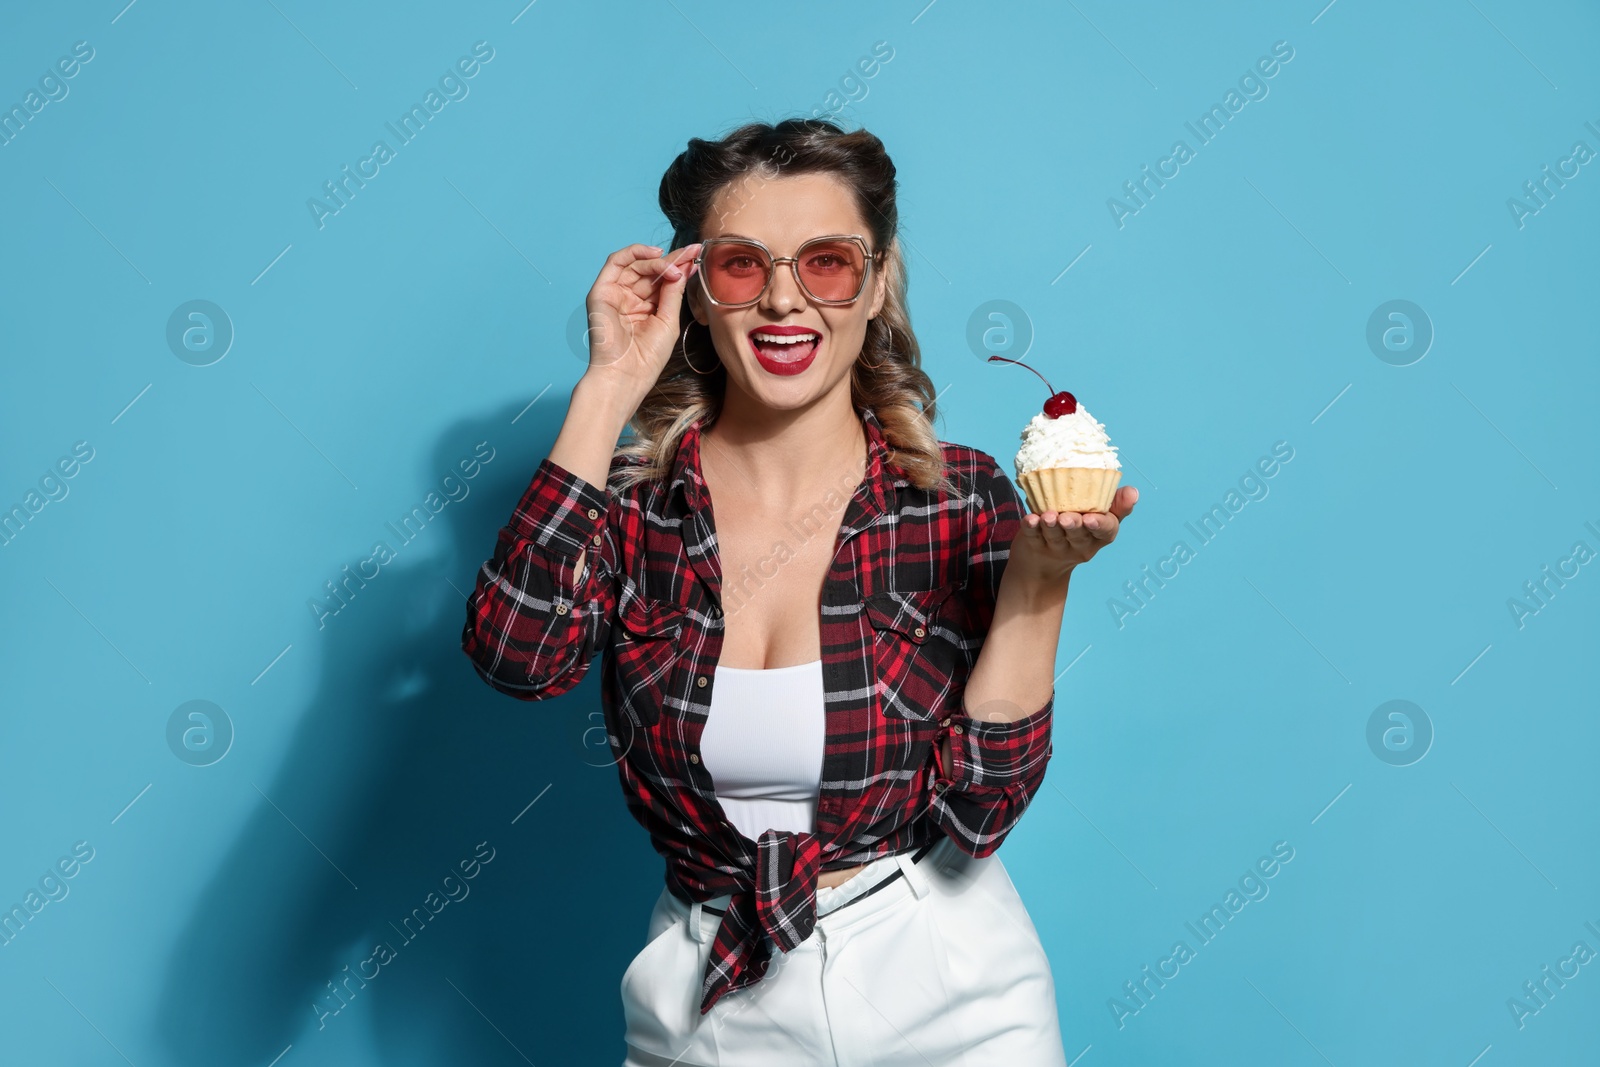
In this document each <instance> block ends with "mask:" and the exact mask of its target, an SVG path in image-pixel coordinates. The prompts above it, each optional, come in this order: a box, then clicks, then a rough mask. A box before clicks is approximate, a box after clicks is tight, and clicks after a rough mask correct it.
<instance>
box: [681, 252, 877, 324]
mask: <svg viewBox="0 0 1600 1067" xmlns="http://www.w3.org/2000/svg"><path fill="white" fill-rule="evenodd" d="M819 241H854V242H855V243H856V244H858V245H860V246H861V251H862V253H863V254H864V256H865V257H866V258H865V262H866V269H865V270H864V271H862V272H861V287H860V288H859V289H857V290H856V292H855V295H854V296H852V297H850V298H849V299H848V300H824V299H822V298H821V297H819V296H816V295H814V294H813V293H812V292H811V290H810V289H808V288H806V283H805V281H804V280H802V279H801V277H800V256H801V254H802V253H804V252H805V250H806V249H807V248H810V247H811V246H812V245H814V244H816V243H817V242H819ZM718 244H728V245H754V246H755V247H757V248H759V249H761V251H762V252H765V253H766V256H767V259H768V260H769V261H771V263H772V268H771V269H770V270H769V271H767V281H766V284H764V285H763V286H762V287H761V292H759V293H757V294H756V295H755V296H754V297H752V298H751V299H749V300H744V301H740V302H739V303H727V302H726V301H722V300H718V299H717V298H716V297H714V296H712V295H711V283H710V282H707V281H706V271H705V264H704V260H705V258H706V250H707V249H709V248H710V247H711V246H712V245H718ZM882 256H883V250H882V249H879V250H878V251H876V252H874V251H872V250H871V249H870V248H868V247H867V239H866V238H865V237H863V236H861V235H860V234H859V233H829V234H823V235H822V236H821V237H813V238H811V239H810V240H808V241H806V242H805V243H804V244H802V245H801V246H800V247H799V248H798V249H796V250H795V254H794V255H792V256H775V255H773V254H772V249H770V248H768V247H767V246H766V245H765V244H763V243H762V242H761V241H757V240H756V239H755V238H753V237H709V238H707V239H706V240H705V241H703V242H701V247H700V254H699V255H697V256H695V257H694V262H695V263H697V264H699V265H700V269H699V270H698V271H696V272H695V274H696V275H697V276H698V277H699V278H700V291H701V292H702V293H704V294H705V298H706V299H707V300H709V301H711V302H712V303H713V304H715V305H716V306H717V307H724V308H746V307H751V306H752V305H755V304H759V303H760V302H761V300H762V299H763V298H764V297H765V296H766V295H767V290H769V289H771V288H772V279H773V278H775V277H777V275H778V264H780V263H787V264H789V270H790V271H791V272H793V274H794V281H795V284H796V285H798V286H799V287H800V291H801V292H802V293H804V294H805V295H806V299H807V300H810V301H811V302H812V303H814V304H823V305H826V306H828V307H842V306H843V305H845V304H853V303H855V302H856V301H857V300H860V299H861V294H862V293H864V292H866V291H867V278H868V277H869V276H870V275H871V274H872V271H873V268H875V267H877V266H878V265H879V261H880V260H881V258H882Z"/></svg>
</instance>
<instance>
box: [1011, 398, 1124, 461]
mask: <svg viewBox="0 0 1600 1067" xmlns="http://www.w3.org/2000/svg"><path fill="white" fill-rule="evenodd" d="M1021 436H1022V448H1021V450H1019V451H1018V452H1017V477H1019V478H1020V477H1022V475H1023V473H1024V472H1026V471H1036V470H1039V469H1040V468H1041V467H1093V468H1096V469H1099V470H1121V469H1122V464H1121V463H1120V462H1119V461H1118V460H1117V446H1116V445H1113V444H1112V443H1111V439H1110V438H1109V437H1107V436H1106V428H1105V427H1104V426H1102V425H1101V424H1100V423H1098V422H1096V421H1094V416H1093V415H1090V414H1089V412H1088V410H1087V409H1086V408H1085V407H1084V406H1083V405H1082V404H1079V405H1078V410H1077V411H1074V412H1073V413H1072V414H1071V415H1062V416H1061V417H1060V418H1055V419H1052V418H1051V417H1050V416H1049V415H1046V414H1045V413H1044V412H1042V411H1041V412H1040V413H1039V414H1037V415H1035V416H1034V417H1033V419H1032V421H1030V422H1029V423H1028V425H1027V426H1025V427H1024V428H1023V430H1022V435H1021Z"/></svg>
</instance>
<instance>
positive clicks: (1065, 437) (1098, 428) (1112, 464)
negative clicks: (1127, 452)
mask: <svg viewBox="0 0 1600 1067" xmlns="http://www.w3.org/2000/svg"><path fill="white" fill-rule="evenodd" d="M989 358H990V359H991V360H993V359H1002V360H1005V357H1003V356H990V357H989ZM1005 362H1007V363H1016V362H1017V361H1016V360H1005ZM1018 365H1019V366H1024V367H1026V366H1027V364H1025V363H1021V364H1018ZM1028 369H1029V370H1033V368H1032V367H1028ZM1034 373H1035V374H1038V373H1039V372H1038V371H1034ZM1039 380H1040V381H1043V382H1044V383H1045V386H1046V387H1047V388H1049V389H1050V391H1051V394H1052V395H1051V397H1050V399H1049V400H1046V401H1045V403H1044V411H1042V412H1041V413H1039V414H1038V415H1035V416H1034V417H1033V418H1032V420H1030V421H1029V423H1028V425H1027V426H1026V427H1024V429H1023V431H1022V434H1021V439H1022V447H1021V448H1020V449H1019V450H1018V451H1017V459H1016V470H1017V482H1018V483H1019V484H1020V485H1021V486H1022V490H1023V492H1024V493H1025V494H1027V497H1028V508H1029V510H1031V511H1032V512H1033V513H1034V514H1035V515H1042V514H1044V513H1045V512H1047V511H1078V512H1084V511H1102V512H1103V511H1109V510H1111V498H1112V497H1113V496H1114V495H1116V492H1117V483H1118V482H1119V481H1121V480H1122V464H1121V462H1120V461H1118V459H1117V448H1116V446H1115V445H1113V444H1112V443H1111V439H1110V438H1108V437H1107V436H1106V428H1105V427H1104V426H1102V425H1101V424H1100V423H1098V422H1096V421H1095V420H1094V416H1092V415H1090V414H1089V411H1088V409H1087V408H1084V407H1082V406H1080V405H1079V403H1078V399H1077V397H1075V396H1073V395H1072V394H1071V393H1067V392H1060V393H1058V392H1056V391H1055V387H1054V386H1051V385H1050V383H1049V382H1048V381H1045V378H1044V376H1043V375H1039Z"/></svg>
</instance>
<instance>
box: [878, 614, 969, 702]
mask: <svg viewBox="0 0 1600 1067" xmlns="http://www.w3.org/2000/svg"><path fill="white" fill-rule="evenodd" d="M959 588H960V583H959V582H951V583H949V584H947V585H941V586H939V587H938V588H936V589H909V590H906V589H902V590H893V591H891V590H884V591H883V592H879V593H873V594H871V595H870V596H867V597H865V598H863V601H862V603H863V604H864V606H865V608H866V613H867V619H868V621H870V622H871V624H872V646H873V648H872V660H873V664H874V668H875V670H876V672H877V685H876V693H877V698H878V704H879V707H880V709H881V711H882V714H883V716H884V717H885V718H890V719H907V720H910V721H913V722H927V721H928V720H930V719H933V718H935V717H936V716H939V715H942V714H943V712H944V708H945V704H946V702H947V701H948V700H949V698H950V693H951V690H952V689H953V688H954V686H955V676H956V672H957V670H958V669H959V667H960V665H961V663H962V662H963V659H962V653H961V646H960V642H961V640H962V638H961V634H960V632H959V630H958V629H957V627H956V622H955V617H956V611H955V608H956V607H957V606H958V602H957V601H956V600H955V599H953V598H952V594H953V593H955V591H956V590H957V589H959Z"/></svg>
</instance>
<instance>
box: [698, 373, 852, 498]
mask: <svg viewBox="0 0 1600 1067" xmlns="http://www.w3.org/2000/svg"><path fill="white" fill-rule="evenodd" d="M866 441H867V438H866V428H865V427H864V426H862V424H861V417H860V416H859V415H858V414H856V411H855V408H854V406H853V405H852V404H851V401H850V394H849V390H848V389H844V390H838V391H835V392H834V393H831V394H829V395H828V396H825V397H820V398H818V400H817V402H816V403H814V404H811V405H809V406H807V407H804V408H796V409H793V410H787V411H779V410H775V409H773V408H769V407H765V406H763V405H757V404H754V403H751V402H750V401H749V400H748V399H747V398H740V397H737V396H736V394H734V393H732V392H730V393H729V394H728V395H727V396H726V397H725V398H724V403H723V407H722V410H721V411H720V412H719V413H718V415H717V418H716V421H715V422H713V423H712V424H711V426H710V427H708V428H707V429H706V430H705V432H704V433H702V435H701V440H700V445H701V452H700V463H701V467H702V468H706V467H709V468H710V469H711V470H713V471H715V472H716V473H717V474H718V475H721V477H719V478H714V479H713V480H715V481H717V482H718V483H719V484H727V485H728V487H729V488H731V489H733V490H734V491H736V492H738V493H739V494H740V495H745V494H750V495H753V496H758V497H759V498H761V499H763V500H769V501H772V502H775V503H776V502H782V501H794V500H799V499H809V498H810V497H811V496H814V495H816V494H817V493H818V492H821V491H824V490H826V489H833V488H836V487H837V485H838V484H840V474H841V473H842V472H849V473H851V474H853V475H854V476H855V481H854V482H852V483H851V484H852V485H854V484H858V483H859V481H860V477H861V476H862V475H864V474H865V462H866V456H867V444H866Z"/></svg>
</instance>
